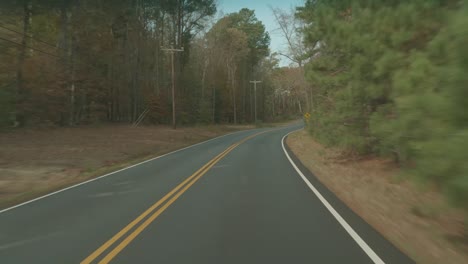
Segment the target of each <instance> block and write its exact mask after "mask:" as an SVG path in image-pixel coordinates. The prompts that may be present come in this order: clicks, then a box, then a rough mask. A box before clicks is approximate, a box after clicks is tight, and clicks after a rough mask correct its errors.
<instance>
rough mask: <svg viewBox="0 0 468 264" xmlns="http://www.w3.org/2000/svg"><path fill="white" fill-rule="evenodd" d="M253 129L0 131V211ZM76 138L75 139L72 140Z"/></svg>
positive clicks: (154, 128)
mask: <svg viewBox="0 0 468 264" xmlns="http://www.w3.org/2000/svg"><path fill="white" fill-rule="evenodd" d="M252 128H254V126H249V125H243V126H232V125H229V126H197V127H185V128H179V129H178V130H177V131H174V130H172V129H170V128H168V127H142V128H131V127H127V126H111V127H108V126H102V127H92V128H89V127H87V128H73V129H62V128H60V129H45V130H40V131H39V130H22V131H10V132H6V133H0V145H2V149H0V160H1V162H0V208H7V207H10V206H13V205H15V204H19V203H22V202H25V201H28V200H31V199H34V198H36V197H39V196H42V195H45V194H48V193H51V192H54V191H57V190H60V189H63V188H66V187H69V186H72V185H75V184H78V183H80V182H84V181H86V180H89V179H93V178H96V177H98V176H100V175H104V174H107V173H110V172H113V171H116V170H119V169H122V168H125V167H128V166H130V165H133V164H137V163H140V162H142V161H145V160H148V159H151V158H154V157H157V156H160V155H163V154H165V153H169V152H171V151H174V150H177V149H181V148H183V147H186V146H189V145H193V144H196V143H199V142H202V141H205V140H208V139H211V138H214V137H218V136H221V135H225V134H228V133H231V132H235V131H241V130H246V129H252ZM78 138H79V140H77V139H78Z"/></svg>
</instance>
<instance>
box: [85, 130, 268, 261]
mask: <svg viewBox="0 0 468 264" xmlns="http://www.w3.org/2000/svg"><path fill="white" fill-rule="evenodd" d="M274 130H276V129H274ZM269 131H272V130H267V131H263V132H260V133H257V134H254V135H251V136H248V137H246V138H244V139H242V140H240V141H239V142H237V143H235V144H233V145H231V146H230V147H228V148H227V149H226V150H224V151H223V152H222V153H220V154H218V155H217V156H216V157H214V158H213V159H212V160H210V161H209V162H208V163H206V164H205V165H203V166H202V167H201V168H200V169H199V170H197V171H196V172H195V173H194V174H192V175H191V176H190V177H188V178H187V179H185V180H184V181H183V182H182V183H180V184H179V185H177V186H176V187H175V188H174V189H172V190H171V191H170V192H169V193H167V194H166V195H165V196H164V197H163V198H161V199H160V200H159V201H157V202H156V203H155V204H153V205H152V206H151V207H150V208H148V209H147V210H146V211H145V212H143V213H142V214H141V215H140V216H138V217H137V218H136V219H135V220H133V221H132V222H131V223H130V224H128V225H127V226H125V227H124V228H123V229H122V230H120V231H119V232H118V233H117V234H116V235H114V236H113V237H112V238H111V239H109V240H108V241H106V242H105V243H104V244H103V245H102V246H101V247H99V248H98V249H97V250H96V251H94V252H93V253H92V254H91V255H89V256H88V257H87V258H86V259H84V260H83V261H82V262H81V264H89V263H91V262H92V261H94V260H95V259H96V258H98V257H99V256H100V255H101V254H102V253H103V252H104V251H105V250H107V249H108V248H110V247H111V246H112V245H113V244H114V243H115V242H117V240H119V239H120V238H122V237H123V236H124V235H125V234H127V233H128V232H129V231H130V230H131V229H132V228H133V227H135V226H136V225H138V224H139V223H140V222H141V221H142V220H143V219H144V218H145V217H146V216H148V215H149V214H151V213H152V212H153V211H154V210H156V209H157V208H158V207H159V206H160V205H162V204H163V203H164V202H166V200H168V199H169V198H170V197H171V196H173V197H172V198H171V199H170V200H169V201H168V202H167V203H166V204H164V205H163V206H161V207H160V208H159V209H158V210H157V211H156V212H154V214H153V215H151V216H150V217H149V218H148V219H147V220H146V221H144V222H143V223H142V224H141V225H140V226H139V227H138V228H136V229H135V230H134V231H133V232H132V233H131V234H130V235H128V237H126V238H125V239H124V240H123V241H122V242H121V243H120V244H119V245H117V246H116V247H115V248H114V249H113V250H112V251H111V252H110V253H109V254H107V255H106V256H105V257H104V258H103V259H102V260H101V261H100V262H99V263H100V264H101V263H109V261H111V260H112V259H113V258H114V257H115V256H117V254H118V253H119V252H120V251H122V250H123V249H124V248H125V247H126V246H127V245H128V244H129V243H130V242H131V241H132V240H133V239H135V238H136V237H137V236H138V235H139V234H140V233H141V232H142V231H143V230H144V229H145V228H146V227H147V226H148V225H150V224H151V223H152V222H153V221H154V220H155V219H156V218H157V217H158V216H159V215H160V214H161V213H162V212H164V210H166V208H168V207H169V206H170V205H171V204H172V203H174V202H175V201H176V200H177V199H178V198H179V197H180V196H181V195H182V194H183V193H184V192H185V191H186V190H188V188H190V187H191V186H192V185H193V184H194V183H195V182H196V181H198V179H200V178H201V177H202V176H203V175H204V174H205V173H206V172H207V171H208V170H209V169H211V168H212V167H213V166H214V165H215V164H216V163H217V162H218V161H220V160H221V159H222V158H224V157H225V156H226V155H227V154H229V152H231V151H232V150H233V149H235V148H236V147H237V146H239V145H240V144H242V143H244V142H246V141H247V140H249V139H251V138H253V137H255V136H258V135H260V134H263V133H266V132H269ZM184 186H185V187H184ZM179 190H180V191H179ZM174 194H175V195H174Z"/></svg>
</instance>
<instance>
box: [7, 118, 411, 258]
mask: <svg viewBox="0 0 468 264" xmlns="http://www.w3.org/2000/svg"><path fill="white" fill-rule="evenodd" d="M298 127H299V126H291V127H288V128H283V129H279V130H275V131H272V132H268V133H265V134H261V135H259V136H256V137H254V138H252V139H250V140H248V141H247V142H245V143H243V144H241V145H239V146H238V147H237V148H235V149H233V150H232V151H231V152H230V153H228V154H227V155H226V156H225V157H224V158H223V159H221V160H220V161H219V162H218V163H216V164H214V165H213V167H212V168H211V169H210V170H209V171H207V172H206V174H205V175H204V176H203V177H201V178H200V179H199V180H198V181H197V182H196V183H195V184H193V185H192V186H191V187H190V188H188V189H187V191H186V192H185V193H183V194H182V195H181V196H180V198H179V199H177V200H176V201H175V202H174V203H173V204H171V205H170V206H169V207H168V208H167V209H166V210H165V211H164V212H162V213H161V214H160V215H159V217H157V218H156V219H155V220H154V221H153V222H151V223H150V224H149V225H148V226H147V227H146V228H145V229H144V230H143V231H142V232H141V233H139V234H138V236H136V237H135V238H134V240H132V241H131V243H129V244H128V245H126V246H125V247H123V248H122V250H121V251H119V252H118V254H116V256H115V258H114V259H113V260H112V262H111V263H372V262H371V260H370V258H369V257H368V256H367V255H366V254H365V253H364V252H363V251H362V249H361V248H360V247H359V246H358V245H357V244H356V243H355V241H354V240H353V239H352V238H351V237H350V236H349V235H348V234H347V233H346V231H345V230H344V229H343V228H342V227H341V226H340V225H339V224H338V222H337V221H336V220H335V219H334V218H333V217H332V216H331V214H330V213H329V212H328V211H327V210H326V208H325V207H324V206H323V204H322V203H321V202H320V201H319V200H318V199H317V198H316V197H315V196H314V194H313V193H312V192H311V191H310V189H308V187H307V186H306V185H305V184H304V182H303V181H302V180H301V179H300V178H299V177H298V175H297V172H295V171H294V169H293V168H292V166H291V164H290V163H289V161H288V160H287V159H286V157H285V155H284V152H283V151H282V148H281V138H282V137H283V136H284V135H285V134H286V133H288V132H289V131H292V130H294V129H297V128H298ZM265 130H266V129H260V130H254V131H246V132H241V133H236V134H233V135H229V136H227V137H223V138H220V139H216V140H213V141H210V142H207V143H204V144H201V145H198V146H196V147H193V148H189V149H186V150H184V151H181V152H177V153H174V154H172V155H168V156H165V157H163V158H161V159H157V160H154V161H151V162H148V163H145V164H142V165H140V166H137V167H134V168H131V169H129V170H125V171H122V172H120V173H118V174H115V175H112V176H109V177H106V178H103V179H100V180H98V181H95V182H92V183H89V184H86V185H83V186H80V187H77V188H75V189H71V190H68V191H66V192H63V193H60V194H57V195H55V196H51V197H48V198H46V199H43V200H39V201H37V202H34V203H31V204H28V205H26V206H23V207H20V208H16V209H14V210H11V211H8V212H5V213H3V214H0V263H79V262H80V261H82V260H84V259H85V258H86V257H87V256H89V255H90V254H91V253H92V252H94V251H95V250H96V249H98V248H99V247H100V246H101V245H102V244H104V243H105V242H106V241H107V240H109V238H111V237H112V236H114V235H115V234H116V233H117V232H119V230H121V229H122V228H124V227H125V226H126V225H127V224H128V223H130V222H131V221H132V220H134V219H135V218H136V217H138V216H139V215H141V213H143V212H144V211H145V210H147V209H148V208H149V207H151V205H153V204H154V203H155V202H156V201H158V200H159V199H160V198H162V197H163V196H164V195H166V194H167V193H168V192H170V191H171V190H172V189H173V188H174V187H176V186H177V184H179V183H180V182H182V181H183V180H184V179H186V178H187V177H189V176H190V175H191V174H193V173H194V172H195V171H197V170H198V169H200V168H201V167H202V166H203V165H204V164H206V163H207V162H208V161H210V160H211V159H213V158H214V157H215V156H216V155H218V154H219V153H221V152H223V151H224V150H225V149H227V148H228V147H229V146H231V145H232V144H234V143H235V142H238V141H239V140H242V139H243V138H245V137H247V136H250V135H253V134H255V133H258V132H260V131H265ZM353 217H356V216H353ZM353 224H355V225H359V228H358V230H359V231H361V232H363V233H365V234H364V235H363V239H364V240H366V239H367V238H370V239H371V240H372V241H375V236H379V235H378V234H377V233H376V232H375V231H372V229H371V228H370V227H369V226H367V225H366V224H365V223H364V222H363V221H362V220H361V221H360V222H359V221H353ZM353 227H354V226H353ZM132 230H134V229H132ZM369 230H370V231H369ZM130 233H131V232H130ZM367 233H369V234H370V235H368V234H367ZM127 235H128V234H127ZM124 238H125V236H124V237H123V238H121V239H120V240H119V241H118V243H116V244H115V245H113V247H110V248H109V249H107V250H106V251H105V252H104V254H102V255H101V256H100V257H99V258H97V260H100V259H102V257H104V256H105V255H107V254H108V253H109V252H110V251H111V250H112V249H114V247H115V246H116V245H117V244H119V243H120V242H121V241H122V240H123V239H124ZM377 240H378V242H376V243H375V244H376V245H377V247H378V248H377V250H376V251H377V252H378V253H379V254H383V257H382V258H383V260H385V261H386V262H387V263H412V262H411V261H410V260H409V259H407V258H406V257H405V256H404V255H403V254H401V253H400V252H399V251H397V250H395V248H394V247H393V246H392V245H391V244H390V243H388V242H386V241H385V239H383V238H381V237H380V238H378V239H377ZM382 241H383V242H382ZM370 246H371V247H372V246H373V245H372V244H370ZM396 261H398V262H396ZM93 263H97V262H93Z"/></svg>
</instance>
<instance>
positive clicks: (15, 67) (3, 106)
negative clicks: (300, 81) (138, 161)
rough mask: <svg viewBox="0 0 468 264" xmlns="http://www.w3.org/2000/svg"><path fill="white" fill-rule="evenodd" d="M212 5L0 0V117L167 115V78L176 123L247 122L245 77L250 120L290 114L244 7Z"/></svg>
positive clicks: (276, 70) (89, 119) (143, 118)
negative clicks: (225, 9)
mask: <svg viewBox="0 0 468 264" xmlns="http://www.w3.org/2000/svg"><path fill="white" fill-rule="evenodd" d="M216 14H217V6H216V1H214V0H190V1H154V0H151V1H150V0H143V1H120V0H119V1H114V0H112V1H110V0H102V1H94V0H80V1H77V0H75V1H69V0H49V1H38V0H22V1H16V0H4V1H1V3H0V126H3V127H37V126H62V127H64V126H80V125H87V124H99V123H109V122H110V123H133V124H137V123H141V124H171V123H172V106H173V100H172V99H173V96H172V84H173V80H174V88H175V89H174V90H175V95H174V102H175V112H176V123H177V124H178V125H193V124H215V123H249V122H250V123H253V122H254V105H255V104H254V102H253V100H254V91H253V87H252V84H251V83H250V81H251V80H262V81H263V82H262V83H261V84H259V85H258V89H257V112H258V113H257V115H258V120H262V121H265V122H272V121H277V120H279V119H284V118H285V117H289V116H291V115H292V114H295V113H297V112H298V101H299V100H301V99H300V97H299V96H298V95H297V94H295V93H294V92H289V90H291V89H292V88H291V87H290V86H289V85H288V86H282V84H281V83H278V82H274V81H273V79H274V78H273V76H277V75H280V74H282V72H283V71H284V70H285V69H282V68H280V67H279V66H278V59H277V58H276V57H275V55H274V54H271V53H270V50H269V44H270V37H269V35H268V32H266V30H265V26H264V25H263V24H262V22H261V21H259V20H258V19H257V18H256V16H255V13H254V11H253V10H250V9H247V8H244V9H241V10H239V11H238V12H235V13H231V14H225V15H222V16H221V17H219V16H217V15H216ZM168 49H176V50H178V51H175V52H174V62H173V63H172V57H171V52H170V50H168ZM182 49H183V51H182ZM172 72H174V74H172ZM173 77H174V78H173Z"/></svg>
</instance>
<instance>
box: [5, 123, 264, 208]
mask: <svg viewBox="0 0 468 264" xmlns="http://www.w3.org/2000/svg"><path fill="white" fill-rule="evenodd" d="M252 130H255V129H248V130H241V131H236V132H232V133H229V134H226V135H222V136H219V137H215V138H211V139H208V140H205V141H202V142H199V143H196V144H193V145H190V146H187V147H184V148H181V149H178V150H174V151H172V152H169V153H166V154H163V155H161V156H157V157H154V158H151V159H148V160H145V161H142V162H140V163H137V164H133V165H131V166H128V167H125V168H122V169H120V170H116V171H113V172H110V173H107V174H104V175H101V176H99V177H96V178H92V179H90V180H87V181H84V182H80V183H77V184H75V185H72V186H69V187H66V188H63V189H60V190H58V191H55V192H51V193H48V194H45V195H43V196H39V197H37V198H34V199H32V200H29V201H26V202H22V203H20V204H17V205H14V206H11V207H8V208H5V209H3V210H0V214H2V213H5V212H7V211H10V210H13V209H15V208H18V207H21V206H24V205H26V204H29V203H32V202H35V201H38V200H41V199H44V198H46V197H49V196H52V195H55V194H58V193H61V192H64V191H67V190H70V189H73V188H76V187H78V186H81V185H84V184H87V183H90V182H93V181H97V180H99V179H102V178H105V177H107V176H111V175H113V174H116V173H119V172H121V171H124V170H128V169H131V168H133V167H136V166H139V165H141V164H144V163H147V162H150V161H153V160H157V159H160V158H162V157H165V156H169V155H172V154H174V153H176V152H179V151H182V150H186V149H189V148H193V147H196V146H198V145H201V144H204V143H208V142H210V141H212V140H216V139H220V138H223V137H227V136H230V135H234V134H237V133H241V132H247V131H252Z"/></svg>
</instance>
